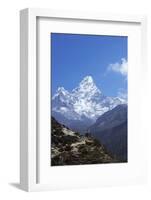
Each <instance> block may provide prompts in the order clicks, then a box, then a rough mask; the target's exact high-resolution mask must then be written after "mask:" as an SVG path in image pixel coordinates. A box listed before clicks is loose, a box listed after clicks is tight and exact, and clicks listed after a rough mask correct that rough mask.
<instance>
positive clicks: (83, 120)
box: [52, 76, 126, 132]
mask: <svg viewBox="0 0 151 200" xmlns="http://www.w3.org/2000/svg"><path fill="white" fill-rule="evenodd" d="M123 103H126V100H125V99H121V98H119V97H107V96H104V95H103V94H102V92H101V91H100V90H99V89H98V88H97V86H96V84H95V83H94V81H93V79H92V77H91V76H86V77H85V78H84V79H83V80H82V81H81V82H80V83H79V86H78V87H77V88H75V89H73V90H72V91H71V92H69V91H67V90H65V89H64V88H63V87H59V88H58V90H57V91H56V93H55V94H54V96H53V97H52V116H53V117H55V118H56V119H57V120H58V121H59V122H60V123H63V124H65V125H67V126H68V127H69V128H71V129H72V130H75V131H79V132H85V131H86V130H87V128H88V127H89V126H91V125H92V124H93V123H94V122H95V121H96V119H97V118H98V117H99V116H101V115H102V114H103V113H105V112H107V111H109V110H111V109H113V108H114V107H116V106H117V105H119V104H123Z"/></svg>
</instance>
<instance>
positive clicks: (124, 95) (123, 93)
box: [117, 88, 127, 101]
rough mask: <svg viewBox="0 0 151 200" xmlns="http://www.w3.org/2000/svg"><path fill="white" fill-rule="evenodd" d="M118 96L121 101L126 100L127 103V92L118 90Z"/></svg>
mask: <svg viewBox="0 0 151 200" xmlns="http://www.w3.org/2000/svg"><path fill="white" fill-rule="evenodd" d="M117 96H118V97H119V98H121V99H124V100H125V101H127V90H125V89H122V88H120V89H119V90H118V93H117Z"/></svg>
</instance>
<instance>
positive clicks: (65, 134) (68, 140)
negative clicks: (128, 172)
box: [51, 117, 116, 166]
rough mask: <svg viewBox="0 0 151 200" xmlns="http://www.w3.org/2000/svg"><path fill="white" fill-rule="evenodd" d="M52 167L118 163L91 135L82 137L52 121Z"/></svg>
mask: <svg viewBox="0 0 151 200" xmlns="http://www.w3.org/2000/svg"><path fill="white" fill-rule="evenodd" d="M51 130H52V131H51V165H52V166H59V165H60V166H61V165H81V164H99V163H113V162H116V160H115V159H113V158H112V156H111V155H109V154H108V152H107V150H106V149H105V148H104V146H103V145H102V144H101V143H100V142H99V141H98V140H96V139H94V138H93V137H92V136H91V135H90V134H85V135H80V134H79V133H77V132H73V131H71V130H70V129H69V128H67V127H66V126H64V125H62V124H60V123H58V122H57V121H56V120H55V119H54V118H53V117H52V119H51Z"/></svg>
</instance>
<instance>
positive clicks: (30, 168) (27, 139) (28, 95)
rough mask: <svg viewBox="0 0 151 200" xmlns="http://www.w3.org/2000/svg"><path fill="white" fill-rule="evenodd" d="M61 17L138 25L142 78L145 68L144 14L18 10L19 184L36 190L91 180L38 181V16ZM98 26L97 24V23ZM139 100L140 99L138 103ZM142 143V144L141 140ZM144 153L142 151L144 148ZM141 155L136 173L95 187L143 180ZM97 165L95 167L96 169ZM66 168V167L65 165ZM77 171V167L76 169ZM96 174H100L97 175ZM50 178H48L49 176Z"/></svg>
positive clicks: (62, 187)
mask: <svg viewBox="0 0 151 200" xmlns="http://www.w3.org/2000/svg"><path fill="white" fill-rule="evenodd" d="M39 17H40V18H47V19H52V18H54V19H61V20H65V19H67V20H70V21H71V22H72V20H78V21H83V22H84V21H91V22H92V23H93V22H100V21H102V22H105V23H106V22H107V23H111V24H112V23H113V24H114V23H120V24H123V23H124V24H127V25H128V26H133V24H138V25H139V29H140V38H141V39H140V41H138V42H140V46H141V54H140V56H141V58H140V60H141V63H140V72H139V73H141V76H142V78H143V79H144V76H145V75H144V74H145V73H143V72H144V71H145V70H146V66H147V64H146V54H147V52H146V51H147V48H146V46H147V41H146V38H147V37H146V34H147V33H146V32H147V30H146V27H147V26H146V17H145V16H129V15H128V16H127V15H126V16H124V15H112V14H101V13H87V12H72V11H54V10H49V9H33V8H29V9H24V10H21V12H20V185H21V188H22V189H24V190H26V191H39V190H51V189H64V188H74V187H80V188H81V187H92V186H93V185H92V183H91V184H90V183H87V180H85V181H83V183H82V184H80V183H79V186H78V184H75V185H74V184H73V183H72V182H70V183H67V182H66V183H63V182H62V183H61V182H60V184H58V185H57V184H54V185H53V183H51V182H50V183H47V182H46V183H41V182H40V181H39V180H38V178H37V177H38V176H39V173H41V172H40V170H39V159H38V155H39V146H38V142H39V141H38V138H37V132H38V124H37V123H38V120H39V118H38V103H37V102H38V98H39V93H38V87H39V82H38V78H37V76H38V71H37V62H38V58H37V46H38V44H37V42H38V40H37V19H38V18H39ZM98 26H99V23H98ZM138 103H139V102H138ZM140 134H141V137H140V138H141V141H142V145H144V144H145V139H144V138H145V133H140ZM143 142H144V143H143ZM143 152H144V151H143ZM145 160H146V159H145V156H144V160H143V161H144V163H143V164H142V165H141V167H140V171H139V173H140V174H139V175H138V174H135V175H134V176H133V175H132V173H130V175H129V176H128V178H127V179H126V178H124V179H123V181H122V177H121V178H120V177H119V178H117V180H115V177H113V180H110V178H106V180H105V179H104V183H101V182H99V181H96V182H97V184H94V187H97V186H106V185H119V184H121V185H127V184H136V183H145V182H146V177H147V174H146V162H145ZM98 167H99V166H97V168H98ZM66 169H67V168H66ZM78 170H80V169H78ZM94 170H95V169H94ZM116 170H118V169H116ZM98 177H99V176H98ZM50 179H51V177H50Z"/></svg>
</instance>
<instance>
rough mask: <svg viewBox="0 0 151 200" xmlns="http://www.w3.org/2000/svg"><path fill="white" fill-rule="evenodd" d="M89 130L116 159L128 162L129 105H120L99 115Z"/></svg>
mask: <svg viewBox="0 0 151 200" xmlns="http://www.w3.org/2000/svg"><path fill="white" fill-rule="evenodd" d="M89 132H91V133H92V135H93V136H94V137H95V138H97V139H98V140H99V141H101V143H102V144H103V145H104V146H105V147H106V148H107V150H108V151H109V152H110V153H111V154H112V155H113V156H114V157H116V159H118V160H120V161H121V162H127V105H118V106H117V107H115V108H114V109H113V110H111V111H108V112H106V113H105V114H103V115H102V116H101V117H99V118H98V119H97V121H96V123H95V124H93V126H91V127H90V128H89Z"/></svg>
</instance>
